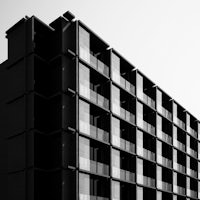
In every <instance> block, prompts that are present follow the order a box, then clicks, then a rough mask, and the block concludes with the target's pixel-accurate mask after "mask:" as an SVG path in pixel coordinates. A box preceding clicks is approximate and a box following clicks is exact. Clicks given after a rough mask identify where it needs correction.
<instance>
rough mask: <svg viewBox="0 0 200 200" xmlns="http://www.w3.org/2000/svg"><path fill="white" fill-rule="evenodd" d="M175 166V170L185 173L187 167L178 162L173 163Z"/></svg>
mask: <svg viewBox="0 0 200 200" xmlns="http://www.w3.org/2000/svg"><path fill="white" fill-rule="evenodd" d="M173 165H174V169H175V170H177V171H179V172H181V173H185V166H183V165H181V164H179V163H177V162H175V161H174V162H173Z"/></svg>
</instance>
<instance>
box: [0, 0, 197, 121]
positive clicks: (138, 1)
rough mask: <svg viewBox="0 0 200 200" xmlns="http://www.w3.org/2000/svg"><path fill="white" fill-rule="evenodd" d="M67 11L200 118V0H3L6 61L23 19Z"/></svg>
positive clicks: (1, 43)
mask: <svg viewBox="0 0 200 200" xmlns="http://www.w3.org/2000/svg"><path fill="white" fill-rule="evenodd" d="M50 2H51V3H50ZM67 10H70V11H71V12H72V13H73V14H74V15H75V16H76V19H80V20H81V21H83V22H84V23H85V24H86V25H88V27H90V28H91V29H92V30H93V31H94V32H96V33H97V34H98V35H99V36H100V37H101V38H102V39H104V40H105V41H106V42H107V43H108V44H110V46H111V47H113V48H115V49H116V50H117V51H118V52H120V53H121V54H122V55H123V56H124V57H125V58H127V59H128V60H129V61H130V62H131V63H132V64H134V65H135V66H136V67H137V68H139V69H140V70H141V71H142V72H143V73H144V74H145V75H147V76H148V77H149V78H150V79H151V80H153V81H154V82H155V83H156V84H157V85H158V86H160V87H161V88H162V89H163V90H164V91H166V92H167V93H168V94H169V95H170V96H171V97H172V98H174V99H175V100H177V101H178V102H179V103H180V104H181V105H182V106H183V107H184V108H186V109H187V110H188V111H189V112H191V113H192V114H193V115H194V116H196V117H197V118H198V119H200V90H199V87H200V55H199V54H200V0H123V1H122V0H121V1H120V0H100V1H97V0H65V1H64V0H57V1H53V0H52V1H49V0H48V1H47V0H1V1H0V63H1V62H2V61H4V60H5V59H6V58H7V41H6V39H5V31H6V30H7V29H9V28H10V27H11V26H12V25H14V24H15V23H16V22H17V21H18V20H20V19H21V18H22V17H24V16H25V15H28V16H32V15H35V16H37V17H38V18H40V19H41V20H42V21H44V22H45V23H47V24H49V23H50V22H51V21H53V20H54V19H56V18H57V17H58V16H60V15H62V14H63V13H65V12H66V11H67Z"/></svg>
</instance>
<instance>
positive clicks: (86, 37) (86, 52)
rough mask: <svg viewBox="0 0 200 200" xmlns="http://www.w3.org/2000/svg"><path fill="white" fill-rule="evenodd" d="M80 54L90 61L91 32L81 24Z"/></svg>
mask: <svg viewBox="0 0 200 200" xmlns="http://www.w3.org/2000/svg"><path fill="white" fill-rule="evenodd" d="M79 55H80V58H82V59H83V60H85V61H86V62H88V63H90V34H89V33H88V32H87V31H86V30H84V29H83V28H82V27H80V26H79Z"/></svg>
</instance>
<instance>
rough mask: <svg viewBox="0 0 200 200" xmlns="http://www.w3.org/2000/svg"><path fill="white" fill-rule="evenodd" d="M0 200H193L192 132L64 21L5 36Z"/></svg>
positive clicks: (0, 75)
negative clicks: (6, 44) (0, 185)
mask: <svg viewBox="0 0 200 200" xmlns="http://www.w3.org/2000/svg"><path fill="white" fill-rule="evenodd" d="M6 37H7V39H8V59H7V60H6V61H5V62H3V63H2V64H0V91H1V95H0V151H1V153H0V155H1V163H0V169H1V178H0V181H1V183H2V185H3V186H2V187H1V192H0V198H1V199H3V198H4V197H7V199H8V200H12V199H20V200H40V199H49V200H55V199H57V200H64V199H70V200H133V199H136V200H195V199H196V200H197V199H199V198H200V122H199V121H198V120H197V119H196V118H195V117H194V116H193V115H192V114H191V113H190V112H188V111H187V110H185V109H184V108H183V107H182V106H181V105H180V104H179V103H178V102H177V101H176V100H174V99H173V98H171V97H170V96H169V95H168V94H166V93H165V92H164V91H163V90H162V89H161V88H160V87H158V86H157V85H156V84H155V83H154V82H152V81H151V80H150V79H149V78H148V77H146V76H145V75H144V74H143V73H142V72H141V71H140V70H138V69H136V68H135V66H133V65H132V64H131V63H130V62H128V61H127V60H126V59H125V58H124V57H123V56H121V55H120V54H119V53H118V52H117V51H116V50H115V49H113V48H111V47H110V46H109V45H108V44H107V43H106V42H105V41H103V40H102V39H101V38H100V37H99V36H98V35H97V34H95V33H94V32H93V31H92V30H91V29H89V28H88V27H87V26H86V25H85V24H84V23H83V22H81V21H80V20H75V17H74V15H73V14H72V13H70V12H69V11H68V12H66V13H65V14H64V15H63V16H61V17H58V18H57V19H56V20H55V21H53V22H52V23H51V24H49V25H46V24H45V23H43V22H42V21H41V20H39V19H38V18H37V17H35V16H33V17H25V18H23V19H21V20H20V21H19V22H18V23H17V24H15V25H14V26H13V27H11V28H10V29H9V30H8V31H7V32H6Z"/></svg>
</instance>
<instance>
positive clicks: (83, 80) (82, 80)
mask: <svg viewBox="0 0 200 200" xmlns="http://www.w3.org/2000/svg"><path fill="white" fill-rule="evenodd" d="M79 92H80V94H81V95H82V96H84V97H86V98H88V99H89V98H90V70H89V69H88V68H87V67H85V66H84V65H82V64H81V63H79Z"/></svg>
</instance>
